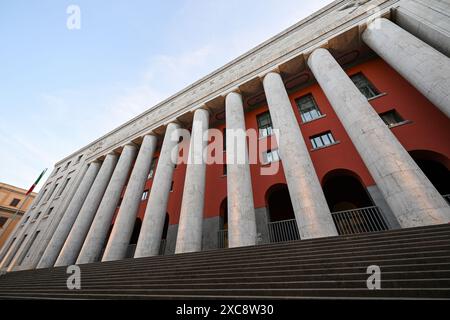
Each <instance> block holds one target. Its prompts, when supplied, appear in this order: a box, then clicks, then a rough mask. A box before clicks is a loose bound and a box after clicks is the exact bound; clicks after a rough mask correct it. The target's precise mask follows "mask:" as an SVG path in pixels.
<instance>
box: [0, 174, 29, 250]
mask: <svg viewBox="0 0 450 320" xmlns="http://www.w3.org/2000/svg"><path fill="white" fill-rule="evenodd" d="M26 193H27V190H25V189H22V188H18V187H15V186H12V185H9V184H6V183H1V182H0V248H1V247H2V246H3V243H4V242H5V240H6V239H8V236H9V235H10V233H11V231H13V230H14V227H15V226H16V224H17V222H18V221H20V219H21V218H22V216H23V214H24V212H26V211H27V210H28V208H29V206H30V205H31V203H32V202H33V200H34V198H35V197H36V193H34V192H32V193H31V195H30V196H29V197H28V199H26V201H25V203H22V202H23V201H24V200H25V198H26V196H25V194H26ZM19 208H20V210H19V212H18V213H17V216H16V217H14V214H15V213H16V211H17V209H19Z"/></svg>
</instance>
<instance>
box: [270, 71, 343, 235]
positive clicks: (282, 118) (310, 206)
mask: <svg viewBox="0 0 450 320" xmlns="http://www.w3.org/2000/svg"><path fill="white" fill-rule="evenodd" d="M263 85H264V91H265V94H266V98H267V103H268V106H269V112H270V116H271V118H272V124H273V127H274V128H275V129H278V130H279V136H278V137H277V138H278V139H277V142H278V151H279V154H280V158H281V161H282V163H283V169H284V175H285V176H286V181H287V184H288V189H289V195H290V197H291V202H292V207H293V208H294V213H295V220H296V221H297V226H298V230H299V232H300V237H301V239H309V238H320V237H328V236H335V235H337V234H338V233H337V230H336V227H335V225H334V222H333V218H332V217H331V213H330V209H329V208H328V204H327V201H326V199H325V195H324V194H323V190H322V187H321V185H320V182H319V179H318V177H317V174H316V170H315V169H314V166H313V163H312V161H311V157H310V155H309V152H308V148H307V147H306V144H305V140H304V139H303V136H302V134H301V132H300V128H299V125H298V122H297V118H296V117H295V114H294V111H293V110H292V104H291V101H290V100H289V97H288V94H287V92H286V89H285V87H284V83H283V80H282V79H281V76H280V75H279V74H278V73H274V72H270V73H268V74H267V75H266V76H265V77H264V80H263Z"/></svg>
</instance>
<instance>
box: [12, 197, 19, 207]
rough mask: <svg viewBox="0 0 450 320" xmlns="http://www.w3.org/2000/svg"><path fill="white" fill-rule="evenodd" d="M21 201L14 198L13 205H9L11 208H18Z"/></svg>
mask: <svg viewBox="0 0 450 320" xmlns="http://www.w3.org/2000/svg"><path fill="white" fill-rule="evenodd" d="M19 202H20V199H17V198H14V199H13V200H12V201H11V203H10V204H9V205H10V206H11V207H17V205H18V204H19Z"/></svg>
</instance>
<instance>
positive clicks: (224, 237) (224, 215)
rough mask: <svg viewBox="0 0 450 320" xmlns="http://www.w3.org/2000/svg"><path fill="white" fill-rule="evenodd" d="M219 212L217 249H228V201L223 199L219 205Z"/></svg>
mask: <svg viewBox="0 0 450 320" xmlns="http://www.w3.org/2000/svg"><path fill="white" fill-rule="evenodd" d="M219 210H220V212H219V232H218V233H217V236H218V239H217V241H218V244H217V246H218V247H219V248H228V199H227V198H225V199H223V200H222V202H221V203H220V209H219Z"/></svg>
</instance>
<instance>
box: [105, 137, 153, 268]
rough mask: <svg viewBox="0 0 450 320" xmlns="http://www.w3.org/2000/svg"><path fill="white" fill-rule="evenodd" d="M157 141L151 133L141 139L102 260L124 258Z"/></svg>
mask: <svg viewBox="0 0 450 320" xmlns="http://www.w3.org/2000/svg"><path fill="white" fill-rule="evenodd" d="M157 142H158V139H157V138H156V137H155V136H153V135H146V136H145V137H144V140H143V141H142V145H141V148H140V149H139V154H138V156H137V159H136V162H135V164H134V168H133V171H132V172H131V176H130V179H129V181H128V185H127V188H126V190H125V194H124V196H123V200H122V204H121V205H120V209H119V212H118V214H117V218H116V221H115V223H114V227H113V229H112V232H111V235H110V237H109V241H108V244H107V245H106V249H105V253H104V254H103V258H102V261H113V260H120V259H124V258H125V255H126V253H127V249H128V245H129V243H130V239H131V235H132V233H133V228H134V224H135V222H136V215H137V212H138V209H139V205H140V203H141V198H142V193H143V192H144V187H145V182H146V181H147V178H148V174H149V172H150V165H151V163H152V159H153V154H154V153H155V149H156V144H157Z"/></svg>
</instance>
